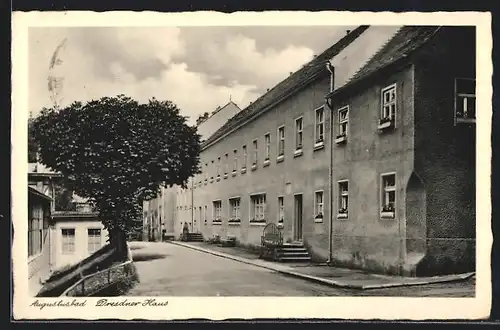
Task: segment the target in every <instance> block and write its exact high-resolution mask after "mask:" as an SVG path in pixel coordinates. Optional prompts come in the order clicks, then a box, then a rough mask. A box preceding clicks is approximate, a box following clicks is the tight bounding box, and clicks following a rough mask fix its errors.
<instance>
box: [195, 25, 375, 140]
mask: <svg viewBox="0 0 500 330" xmlns="http://www.w3.org/2000/svg"><path fill="white" fill-rule="evenodd" d="M367 28H368V26H367V25H363V26H359V27H357V28H356V29H354V30H353V31H351V32H350V33H348V34H347V35H345V36H344V37H343V38H342V39H340V40H339V41H337V42H336V43H335V44H334V45H332V46H331V47H329V48H328V49H327V50H325V51H324V52H323V53H321V54H320V55H318V56H316V57H315V58H314V59H312V60H311V61H310V62H308V63H307V64H306V65H304V66H302V68H300V69H299V70H298V71H296V72H295V73H293V74H291V75H290V76H288V77H287V78H286V79H284V80H283V81H281V82H280V83H278V84H277V85H276V86H275V87H273V88H272V89H271V90H269V91H268V92H267V93H265V94H264V95H262V96H261V97H260V98H258V99H257V100H256V101H255V102H253V103H252V104H250V105H249V106H248V107H246V108H245V109H243V110H242V111H240V112H239V113H237V114H236V115H235V116H233V117H232V118H231V119H229V120H228V121H227V122H226V123H225V124H224V125H223V126H222V127H221V128H219V129H218V130H217V131H216V132H215V133H214V134H212V135H211V136H210V137H209V138H208V139H207V140H206V141H205V142H204V143H203V144H202V149H204V148H206V147H208V146H209V145H210V144H212V143H213V142H215V141H216V140H218V139H219V138H221V137H222V136H223V135H225V134H226V133H228V132H230V131H231V130H232V129H234V128H235V127H237V126H239V125H241V124H242V123H243V122H245V121H246V120H248V119H249V118H251V117H253V116H254V115H256V114H259V113H261V112H264V111H266V110H267V109H269V107H270V106H272V105H273V104H274V103H276V102H279V101H280V100H281V99H283V98H285V97H286V96H287V95H289V94H290V93H291V92H293V91H295V90H298V89H300V88H302V87H303V86H305V85H306V84H307V83H309V82H310V81H313V80H314V79H315V78H317V77H319V76H320V75H321V74H322V73H325V72H326V65H325V63H326V61H329V60H330V59H332V58H333V57H335V56H336V55H337V54H338V53H339V52H340V51H342V50H343V49H344V48H345V47H347V46H348V45H349V44H350V43H352V42H353V41H354V40H356V38H358V37H359V36H360V35H361V34H362V33H363V32H364V31H365V30H366V29H367Z"/></svg>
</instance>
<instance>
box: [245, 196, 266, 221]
mask: <svg viewBox="0 0 500 330" xmlns="http://www.w3.org/2000/svg"><path fill="white" fill-rule="evenodd" d="M266 209H267V196H266V193H256V194H252V195H250V221H249V222H250V223H264V224H265V223H266Z"/></svg>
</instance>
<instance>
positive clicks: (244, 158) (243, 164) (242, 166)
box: [241, 144, 248, 173]
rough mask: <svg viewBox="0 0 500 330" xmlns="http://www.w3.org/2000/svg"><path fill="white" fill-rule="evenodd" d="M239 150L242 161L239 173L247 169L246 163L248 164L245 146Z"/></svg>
mask: <svg viewBox="0 0 500 330" xmlns="http://www.w3.org/2000/svg"><path fill="white" fill-rule="evenodd" d="M241 149H242V150H243V161H242V163H241V172H243V173H244V172H245V171H246V169H247V163H248V150H247V145H246V144H245V145H243V146H242V147H241Z"/></svg>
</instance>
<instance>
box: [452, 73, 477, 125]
mask: <svg viewBox="0 0 500 330" xmlns="http://www.w3.org/2000/svg"><path fill="white" fill-rule="evenodd" d="M459 80H468V81H473V82H474V85H475V87H476V79H475V78H462V77H456V78H455V79H454V80H453V83H454V97H453V101H454V117H455V124H457V123H475V122H476V117H477V103H476V102H477V101H476V100H477V98H476V91H474V94H470V93H459V92H458V87H457V82H458V81H459ZM476 89H477V87H476ZM459 97H464V103H465V104H464V103H462V109H461V111H460V113H465V111H464V110H465V109H464V108H466V104H467V103H466V102H469V101H470V102H474V103H476V104H475V107H474V108H475V113H474V117H468V116H467V117H466V116H464V115H463V114H462V115H461V116H458V113H459V112H458V106H459V102H458V98H459ZM470 99H473V101H472V100H470Z"/></svg>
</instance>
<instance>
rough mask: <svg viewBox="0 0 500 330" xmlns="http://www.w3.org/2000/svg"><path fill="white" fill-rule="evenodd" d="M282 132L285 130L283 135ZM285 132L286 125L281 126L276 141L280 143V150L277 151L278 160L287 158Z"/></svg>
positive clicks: (278, 146) (278, 147)
mask: <svg viewBox="0 0 500 330" xmlns="http://www.w3.org/2000/svg"><path fill="white" fill-rule="evenodd" d="M281 132H283V135H282V134H281ZM285 134H286V132H285V125H281V126H279V127H278V129H277V135H278V138H277V139H276V143H277V144H278V145H277V149H278V152H277V153H276V154H277V159H278V161H281V160H283V158H285V137H286V135H285Z"/></svg>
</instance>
